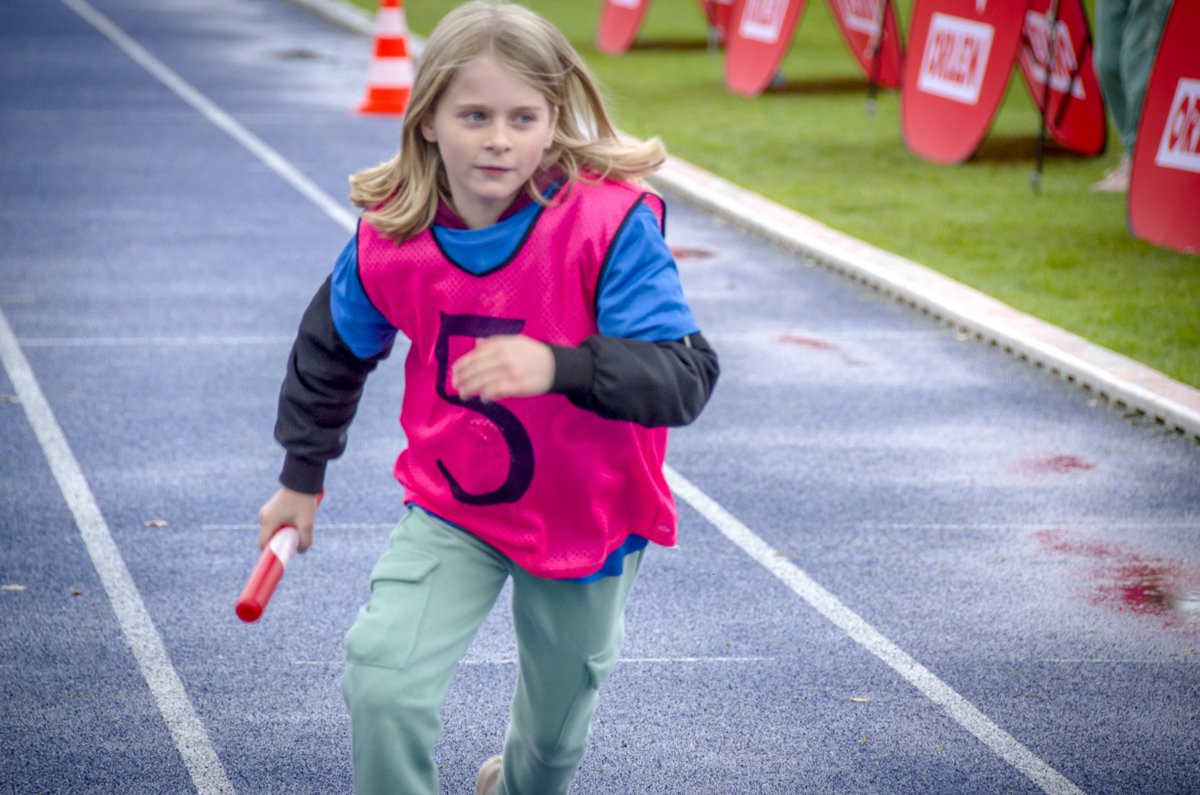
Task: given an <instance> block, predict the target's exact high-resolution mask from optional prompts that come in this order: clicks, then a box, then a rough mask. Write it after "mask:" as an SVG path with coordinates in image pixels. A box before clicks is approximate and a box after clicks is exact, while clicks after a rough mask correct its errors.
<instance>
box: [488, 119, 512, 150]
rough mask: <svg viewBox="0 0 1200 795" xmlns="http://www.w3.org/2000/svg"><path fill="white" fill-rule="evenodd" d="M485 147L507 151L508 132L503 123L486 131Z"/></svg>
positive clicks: (508, 144) (508, 143)
mask: <svg viewBox="0 0 1200 795" xmlns="http://www.w3.org/2000/svg"><path fill="white" fill-rule="evenodd" d="M487 145H488V146H489V147H490V148H492V149H508V148H509V146H510V142H509V138H508V130H506V129H505V127H504V123H503V122H497V123H496V124H493V125H492V127H491V129H490V130H489V131H488V137H487Z"/></svg>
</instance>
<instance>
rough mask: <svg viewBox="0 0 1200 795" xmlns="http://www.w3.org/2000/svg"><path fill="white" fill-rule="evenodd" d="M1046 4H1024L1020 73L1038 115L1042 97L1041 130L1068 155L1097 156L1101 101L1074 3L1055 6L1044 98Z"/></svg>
mask: <svg viewBox="0 0 1200 795" xmlns="http://www.w3.org/2000/svg"><path fill="white" fill-rule="evenodd" d="M1050 5H1051V0H1029V10H1028V11H1027V12H1026V13H1025V40H1024V43H1023V46H1022V47H1021V57H1020V65H1021V74H1023V75H1024V76H1025V85H1026V86H1028V87H1029V93H1030V94H1032V95H1033V103H1034V105H1035V106H1036V107H1037V108H1038V110H1039V112H1040V111H1041V110H1042V99H1043V97H1045V98H1046V105H1047V106H1048V108H1047V109H1046V113H1045V118H1046V131H1047V132H1048V133H1049V134H1050V135H1051V136H1052V137H1053V138H1054V139H1055V140H1056V141H1058V142H1059V143H1061V144H1062V145H1063V146H1065V147H1066V148H1067V149H1070V150H1071V151H1072V152H1075V153H1077V154H1081V155H1089V156H1090V155H1098V154H1100V153H1101V152H1103V151H1104V147H1105V145H1106V144H1107V142H1108V119H1107V118H1106V117H1105V115H1104V98H1103V96H1102V95H1101V93H1100V83H1099V81H1098V80H1097V79H1096V69H1095V66H1094V64H1093V62H1092V31H1091V29H1090V28H1089V27H1088V21H1087V15H1086V14H1085V13H1084V10H1083V4H1082V2H1080V0H1060V2H1059V3H1058V24H1057V25H1056V26H1055V28H1056V31H1057V35H1056V37H1055V40H1054V42H1053V49H1054V54H1053V57H1054V66H1053V68H1052V69H1051V70H1050V85H1049V93H1048V94H1047V86H1046V62H1047V61H1048V60H1049V58H1050V57H1051V53H1050V50H1051V40H1050Z"/></svg>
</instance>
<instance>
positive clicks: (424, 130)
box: [421, 116, 437, 144]
mask: <svg viewBox="0 0 1200 795" xmlns="http://www.w3.org/2000/svg"><path fill="white" fill-rule="evenodd" d="M421 137H422V138H424V139H425V140H426V141H427V142H428V143H431V144H432V143H437V132H435V131H434V129H433V124H432V122H430V120H429V117H428V116H427V117H425V120H424V121H422V122H421Z"/></svg>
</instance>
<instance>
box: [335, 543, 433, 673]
mask: <svg viewBox="0 0 1200 795" xmlns="http://www.w3.org/2000/svg"><path fill="white" fill-rule="evenodd" d="M438 562H439V561H438V559H437V558H435V557H433V556H432V555H427V554H425V553H423V552H415V551H413V550H411V549H410V550H406V551H405V553H404V555H403V556H402V557H401V556H394V557H393V556H390V555H389V554H384V556H383V557H381V558H380V559H379V562H378V563H376V564H375V568H374V569H373V570H372V571H371V598H370V600H368V602H367V603H366V604H365V605H363V607H362V608H361V609H360V610H359V611H358V618H357V619H355V621H354V625H353V626H352V627H350V631H349V632H347V633H346V641H345V643H346V660H347V662H350V663H351V664H355V665H377V666H382V667H385V668H403V667H405V666H406V665H408V661H409V658H410V657H411V656H412V651H413V647H414V646H415V645H416V642H417V633H418V632H419V631H420V629H421V624H422V620H423V618H424V616H425V610H426V607H427V606H428V604H429V592H430V590H431V589H432V584H431V583H430V581H429V575H430V573H431V572H432V571H433V570H434V569H436V568H437V566H438Z"/></svg>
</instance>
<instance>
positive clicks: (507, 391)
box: [450, 335, 554, 401]
mask: <svg viewBox="0 0 1200 795" xmlns="http://www.w3.org/2000/svg"><path fill="white" fill-rule="evenodd" d="M553 383H554V353H553V352H552V351H551V350H550V346H549V345H547V344H545V343H544V342H538V341H537V340H534V339H530V338H529V337H524V336H520V335H509V336H499V337H488V338H487V339H481V340H479V341H478V342H476V343H475V349H474V350H472V351H471V352H470V353H468V354H465V355H464V356H462V357H461V358H459V359H458V361H456V362H455V363H454V366H453V367H452V368H451V370H450V384H451V386H453V387H454V389H455V390H456V391H457V392H458V394H459V396H460V397H462V398H463V399H469V398H473V397H479V398H480V399H482V400H484V401H492V400H500V399H501V398H509V397H528V396H530V395H541V394H544V393H546V392H549V391H550V387H551V385H553Z"/></svg>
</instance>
